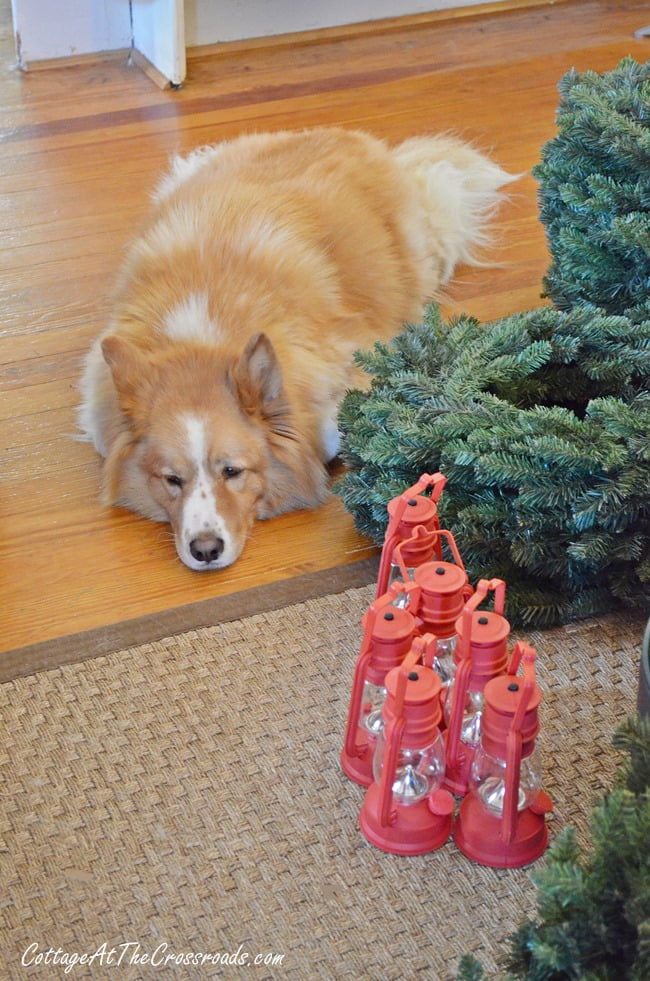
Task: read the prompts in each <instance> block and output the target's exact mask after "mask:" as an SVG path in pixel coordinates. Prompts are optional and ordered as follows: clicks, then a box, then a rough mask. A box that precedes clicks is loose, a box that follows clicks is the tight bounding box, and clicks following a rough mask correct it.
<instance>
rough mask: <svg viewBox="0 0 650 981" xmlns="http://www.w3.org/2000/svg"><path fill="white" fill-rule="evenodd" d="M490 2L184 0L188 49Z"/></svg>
mask: <svg viewBox="0 0 650 981" xmlns="http://www.w3.org/2000/svg"><path fill="white" fill-rule="evenodd" d="M486 2H488V0H322V2H319V0H303V2H300V0H185V41H186V44H187V46H188V47H194V46H195V45H198V44H216V43H218V42H219V41H236V40H240V39H242V38H250V37H266V36H269V35H272V34H288V33H290V32H292V31H310V30H314V29H316V28H319V27H334V26H336V25H338V24H354V23H360V22H362V21H367V20H379V19H380V18H382V17H401V16H404V15H406V14H421V13H428V12H429V11H432V10H447V9H451V8H452V7H469V6H472V5H474V4H481V3H486Z"/></svg>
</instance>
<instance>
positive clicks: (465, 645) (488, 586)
mask: <svg viewBox="0 0 650 981" xmlns="http://www.w3.org/2000/svg"><path fill="white" fill-rule="evenodd" d="M490 592H492V593H494V612H495V613H497V614H498V615H499V616H503V610H504V608H505V602H506V584H505V582H504V581H503V579H479V581H478V583H477V585H476V589H475V590H474V593H473V595H472V596H470V598H469V599H468V601H467V603H465V606H464V607H463V612H462V613H461V616H462V618H463V629H462V637H461V643H460V644H459V645H458V654H459V659H462V658H464V657H469V655H470V651H471V634H472V614H473V613H474V612H475V610H476V609H477V608H478V607H479V606H480V605H481V603H482V602H483V600H484V599H486V598H487V594H488V593H490Z"/></svg>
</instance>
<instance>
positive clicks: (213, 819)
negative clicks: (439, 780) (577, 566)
mask: <svg viewBox="0 0 650 981" xmlns="http://www.w3.org/2000/svg"><path fill="white" fill-rule="evenodd" d="M371 597H372V588H371V587H364V588H354V589H349V590H347V591H345V592H343V593H340V594H338V595H335V596H328V597H325V598H320V599H310V600H308V601H307V602H304V603H298V604H295V605H293V606H291V607H288V608H285V609H282V610H280V611H276V612H267V613H262V614H259V615H256V616H253V617H250V618H248V619H243V620H238V621H234V622H231V623H226V624H222V625H220V626H218V627H206V628H202V629H200V630H196V631H192V632H190V633H185V634H183V635H180V636H176V637H170V638H167V639H162V640H160V641H156V642H155V643H150V644H145V645H142V646H139V647H135V648H131V649H128V650H123V651H120V652H118V653H114V654H111V655H108V656H104V657H97V658H95V659H93V660H90V661H85V662H83V663H76V664H70V665H66V666H64V667H61V668H57V669H54V670H51V671H46V672H42V673H40V674H35V675H33V676H31V677H23V678H18V679H16V680H14V681H12V682H9V683H7V684H6V685H4V686H2V687H0V706H1V710H2V714H3V718H4V720H5V735H4V738H3V747H2V749H1V750H0V795H1V796H0V801H1V809H2V815H3V816H2V841H1V843H0V848H1V850H2V854H1V855H0V861H1V866H2V877H3V879H4V882H3V883H2V885H1V887H0V931H1V934H2V943H1V944H0V976H2V977H3V978H4V977H6V978H9V979H12V981H13V979H18V978H20V979H24V978H31V977H35V978H43V979H47V981H49V979H51V978H64V977H73V978H93V979H94V978H102V977H118V978H124V979H125V981H127V979H128V981H130V979H139V978H145V979H149V978H154V977H157V978H164V979H166V978H174V979H176V978H178V979H185V978H187V979H190V978H217V977H223V978H228V979H229V978H239V977H242V976H248V977H252V978H256V979H260V978H291V979H298V981H302V979H306V981H310V979H320V978H323V979H339V978H340V979H346V978H350V979H360V978H362V979H365V978H368V979H377V981H379V979H381V981H389V979H396V981H397V979H403V978H407V979H408V978H427V979H434V981H435V979H441V981H446V979H448V978H452V977H453V976H454V974H455V971H456V968H457V964H458V959H459V957H460V956H461V955H462V954H463V953H466V952H470V951H471V952H474V953H475V954H476V955H478V956H479V957H480V958H482V960H483V962H484V965H485V967H486V968H488V969H491V970H492V971H494V970H495V969H496V966H497V960H498V957H499V955H500V954H501V953H502V952H503V950H504V946H505V945H504V938H506V937H507V935H508V934H509V933H510V932H511V931H512V930H513V929H514V928H515V927H516V925H517V924H518V922H519V920H520V918H521V917H522V916H523V915H526V914H530V913H532V912H533V911H534V908H535V901H536V891H535V888H534V887H533V885H532V884H531V881H530V869H521V870H515V871H505V870H492V869H487V868H484V867H481V866H479V865H476V864H473V863H472V862H470V861H469V860H468V859H466V858H465V857H464V856H463V855H462V854H461V853H460V852H459V851H458V849H457V848H456V847H455V845H454V843H453V841H450V842H448V843H447V844H446V845H445V846H443V847H442V848H441V849H440V850H439V851H437V852H434V853H431V854H429V855H425V856H420V857H416V858H399V857H395V856H391V855H385V854H383V853H382V852H379V851H377V850H376V849H374V848H373V847H372V846H371V845H369V844H368V843H367V842H366V841H365V839H364V838H363V837H362V836H361V834H360V832H359V831H358V826H357V818H358V813H359V808H360V806H361V803H362V799H363V791H362V789H361V788H359V787H357V786H356V785H354V784H352V783H350V782H349V781H348V780H347V779H346V778H345V776H344V775H343V774H342V772H341V769H340V766H339V752H340V749H341V744H342V738H343V730H344V725H345V719H346V714H347V704H348V694H349V689H350V682H351V676H352V668H353V665H354V661H355V659H356V655H357V652H358V648H359V643H360V639H361V628H360V619H361V616H362V614H363V613H364V611H365V609H366V608H367V605H368V603H369V602H370V600H371ZM642 635H643V624H642V623H641V621H640V620H631V619H629V618H622V617H618V616H608V617H606V618H602V619H599V620H591V621H588V622H584V623H581V624H577V625H572V626H567V627H563V628H558V629H556V630H552V631H549V632H544V633H541V632H532V633H531V634H529V635H527V639H528V640H530V641H531V642H532V643H533V644H534V645H535V646H536V647H537V649H538V658H539V661H538V663H539V675H540V684H541V687H542V689H543V692H544V701H543V703H542V709H541V720H542V731H541V734H540V745H541V747H542V750H543V754H544V760H545V773H546V780H545V786H546V789H547V790H548V791H549V792H550V794H551V796H552V797H553V799H554V802H555V811H554V814H553V817H552V820H551V822H550V829H551V835H552V837H553V836H555V834H557V832H558V830H559V829H560V828H561V827H563V826H564V825H565V824H567V823H571V824H574V825H575V826H577V828H578V831H579V838H580V840H581V841H582V842H584V841H585V840H586V836H587V833H588V820H589V813H590V809H591V807H592V805H593V803H594V802H595V800H596V798H598V797H599V796H600V795H601V794H602V792H603V791H604V790H605V789H607V788H608V787H609V786H611V781H612V778H613V775H614V772H615V770H616V766H617V764H618V754H617V753H616V752H615V751H614V750H613V749H612V747H611V736H612V733H613V731H614V729H615V728H616V726H617V725H618V724H619V722H620V721H621V720H622V719H624V718H625V717H626V716H627V715H628V714H630V713H631V712H633V711H634V708H635V699H636V688H637V677H638V667H639V656H640V644H641V638H642ZM540 861H541V862H543V861H544V859H541V860H540ZM538 864H539V863H538ZM532 868H533V869H534V868H535V866H533V867H532ZM82 958H85V961H86V962H85V963H82ZM256 958H261V962H258V963H256ZM2 961H4V964H3V963H2Z"/></svg>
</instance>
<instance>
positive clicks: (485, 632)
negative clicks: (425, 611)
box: [444, 579, 510, 796]
mask: <svg viewBox="0 0 650 981" xmlns="http://www.w3.org/2000/svg"><path fill="white" fill-rule="evenodd" d="M489 593H493V594H494V612H492V611H485V610H478V609H477V607H478V606H480V604H481V603H482V602H483V601H484V600H485V599H486V598H487V596H488V594H489ZM505 594H506V584H505V582H504V581H503V580H502V579H491V580H489V581H488V580H487V579H481V580H480V581H479V583H478V585H477V587H476V592H475V593H474V595H473V596H472V597H471V599H470V600H469V601H468V602H467V604H466V605H465V608H464V610H463V614H462V616H461V617H460V618H459V619H458V622H457V624H456V630H457V632H458V644H457V646H456V651H455V655H454V658H455V673H454V677H453V680H452V682H451V684H450V686H449V689H448V691H447V698H446V701H445V706H444V710H445V721H446V723H447V731H446V733H445V738H446V748H447V774H446V777H445V787H446V788H447V790H451V791H452V793H454V794H458V795H459V796H463V795H464V794H465V793H466V791H467V785H468V779H469V772H470V767H471V765H472V760H473V758H474V753H475V752H476V749H477V747H478V745H479V742H480V739H481V719H482V715H483V707H484V704H485V699H484V694H483V693H484V691H485V686H486V685H487V683H488V681H490V680H491V679H492V678H496V677H497V676H498V675H501V674H504V672H505V671H506V669H507V667H508V649H507V643H508V637H509V635H510V624H509V623H508V621H507V620H506V619H505V617H504V616H503V610H504V606H505Z"/></svg>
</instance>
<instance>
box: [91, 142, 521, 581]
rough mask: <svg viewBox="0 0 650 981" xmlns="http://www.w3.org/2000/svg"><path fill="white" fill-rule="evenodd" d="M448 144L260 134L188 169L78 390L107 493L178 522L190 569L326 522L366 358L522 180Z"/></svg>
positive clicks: (146, 236) (175, 178)
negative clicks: (341, 425)
mask: <svg viewBox="0 0 650 981" xmlns="http://www.w3.org/2000/svg"><path fill="white" fill-rule="evenodd" d="M513 179H514V178H512V177H511V176H510V175H508V174H507V173H505V171H503V170H502V169H501V168H500V167H499V166H498V165H497V164H495V163H494V162H492V161H491V160H489V159H488V158H487V157H486V156H484V155H483V154H481V153H480V152H478V151H477V150H475V149H474V148H472V147H471V146H469V145H467V144H465V143H463V142H462V141H460V140H457V139H455V138H453V137H450V136H446V135H445V136H437V137H415V138H412V139H408V140H406V141H405V142H403V143H401V144H399V145H397V146H394V147H390V146H388V145H387V144H386V143H385V142H383V141H381V140H379V139H377V138H375V137H373V136H371V135H369V134H366V133H362V132H355V131H347V130H344V129H339V128H329V127H323V128H316V129H311V130H306V131H303V132H278V133H266V134H263V133H257V134H252V135H243V136H240V137H238V138H236V139H233V140H232V141H227V142H224V143H220V144H216V145H213V146H207V147H202V148H200V149H198V150H196V151H194V152H193V153H190V154H189V156H187V157H185V158H180V157H179V158H176V159H175V160H174V161H173V163H172V166H171V170H170V172H169V173H168V174H167V175H166V176H165V177H164V178H163V180H162V181H161V183H160V184H159V186H158V188H157V190H156V191H155V193H154V207H153V211H152V214H151V216H150V218H149V220H148V222H147V223H146V224H145V226H144V227H143V229H142V232H141V234H140V235H139V237H137V238H136V240H135V241H134V243H133V244H132V245H131V247H130V248H129V249H128V251H127V253H126V256H125V260H124V264H123V268H122V272H121V275H120V277H119V279H118V283H117V289H116V296H115V303H114V309H113V312H112V316H111V318H110V321H109V325H108V328H107V330H106V331H105V332H104V333H103V334H102V336H100V337H99V338H98V339H97V340H96V342H95V343H94V345H93V346H92V348H91V350H90V352H89V354H88V356H87V359H86V363H85V369H84V373H83V378H82V381H81V392H82V404H81V407H80V411H79V421H80V428H81V429H82V431H83V433H84V434H85V438H87V439H89V440H91V441H92V442H93V443H94V446H95V448H96V450H97V451H98V453H99V454H101V455H102V456H103V457H105V464H104V474H103V491H102V498H103V501H104V502H105V503H106V504H114V505H118V506H125V507H128V508H131V509H132V510H134V511H136V512H139V513H141V514H143V515H145V516H146V517H148V518H151V519H153V520H154V521H167V522H170V523H171V526H172V529H173V533H174V539H175V543H176V550H177V553H178V556H179V558H180V559H181V560H182V562H184V563H185V565H186V566H188V567H189V568H190V569H194V570H200V571H205V570H212V569H220V568H224V567H226V566H228V565H230V564H231V563H232V562H234V561H235V559H236V558H237V557H238V556H239V555H240V553H241V551H242V549H243V547H244V544H245V542H246V539H247V536H248V534H249V532H250V530H251V527H252V525H253V523H254V521H255V519H266V518H271V517H273V516H274V515H279V514H282V513H283V512H286V511H290V510H292V509H298V508H315V507H317V506H318V505H319V504H321V503H322V502H323V501H324V500H325V498H326V496H327V493H328V472H327V466H326V465H327V463H328V462H329V461H331V460H332V459H333V458H334V457H335V456H336V454H337V451H338V448H339V433H338V429H337V408H338V405H339V403H340V401H341V399H342V397H343V395H344V394H345V392H346V390H348V389H349V388H351V387H363V386H364V385H367V379H365V378H364V376H363V372H361V370H360V369H359V368H356V367H355V366H354V364H353V354H354V352H355V351H356V350H357V349H359V348H368V347H371V346H372V345H373V343H374V342H375V341H377V340H382V341H388V340H389V339H390V338H392V337H393V336H394V335H395V334H397V333H398V332H399V331H400V330H401V329H402V328H403V326H404V324H405V323H407V322H416V321H417V320H418V319H420V318H421V316H422V312H423V307H424V304H425V303H426V302H427V301H429V300H431V299H434V298H436V297H437V296H439V291H440V288H441V287H442V286H443V285H444V284H445V283H446V282H447V281H448V280H449V278H450V276H451V275H452V272H453V270H454V268H455V267H456V266H457V265H458V264H459V263H463V262H472V261H474V260H475V256H476V249H477V247H478V246H482V245H483V244H484V243H485V240H486V230H485V229H486V222H487V220H488V219H489V218H490V217H491V215H492V213H493V212H494V211H495V209H496V207H497V205H498V202H499V200H500V197H501V193H500V189H501V188H502V187H504V186H505V185H506V184H508V183H509V182H510V181H511V180H513Z"/></svg>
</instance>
